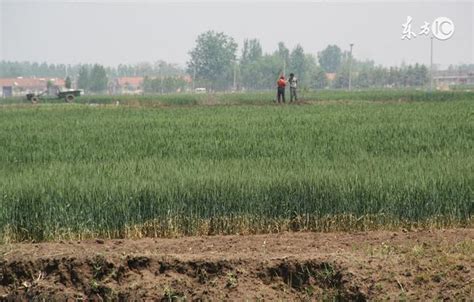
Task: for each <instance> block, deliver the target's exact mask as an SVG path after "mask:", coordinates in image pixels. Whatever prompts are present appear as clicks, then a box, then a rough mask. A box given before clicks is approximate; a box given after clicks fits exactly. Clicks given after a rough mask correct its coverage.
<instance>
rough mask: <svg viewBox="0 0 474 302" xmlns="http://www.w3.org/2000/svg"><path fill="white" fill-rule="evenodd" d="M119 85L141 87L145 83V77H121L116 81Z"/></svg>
mask: <svg viewBox="0 0 474 302" xmlns="http://www.w3.org/2000/svg"><path fill="white" fill-rule="evenodd" d="M116 81H117V84H119V85H120V86H125V85H131V86H137V87H138V86H141V85H142V83H143V77H121V78H117V79H116Z"/></svg>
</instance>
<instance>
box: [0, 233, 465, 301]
mask: <svg viewBox="0 0 474 302" xmlns="http://www.w3.org/2000/svg"><path fill="white" fill-rule="evenodd" d="M473 255H474V229H452V230H435V231H407V232H385V231H384V232H368V233H326V234H322V233H282V234H269V235H253V236H212V237H188V238H178V239H141V240H106V241H102V240H91V241H81V242H75V241H74V242H73V241H71V242H69V241H67V242H57V243H38V244H35V243H29V244H13V245H1V246H0V300H7V301H8V300H18V299H20V300H21V299H31V298H39V299H41V298H44V299H45V300H67V299H70V300H71V301H76V300H77V299H79V300H81V299H82V300H92V301H100V300H119V301H120V300H123V301H129V300H164V301H176V300H187V301H196V300H197V301H199V300H218V301H222V300H228V301H232V300H238V301H241V300H247V299H248V300H267V301H270V300H311V301H314V300H328V299H330V300H333V299H342V300H360V301H363V300H367V299H375V300H379V299H383V298H391V299H403V298H407V299H414V298H419V299H422V300H427V299H452V300H471V299H474V271H473V269H474V268H473V266H474V256H473Z"/></svg>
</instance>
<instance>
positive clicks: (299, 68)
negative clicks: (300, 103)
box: [287, 44, 306, 83]
mask: <svg viewBox="0 0 474 302" xmlns="http://www.w3.org/2000/svg"><path fill="white" fill-rule="evenodd" d="M288 71H289V72H287V73H295V74H296V76H297V77H298V79H299V81H300V83H301V82H302V81H303V80H304V78H305V74H306V57H305V54H304V50H303V47H301V45H299V44H298V45H296V47H295V48H294V49H293V51H292V52H291V55H290V66H289V70H288Z"/></svg>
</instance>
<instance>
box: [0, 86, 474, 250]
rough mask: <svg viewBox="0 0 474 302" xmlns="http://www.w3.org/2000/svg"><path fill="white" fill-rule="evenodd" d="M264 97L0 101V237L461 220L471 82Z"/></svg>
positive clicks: (471, 166)
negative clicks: (283, 99) (424, 89)
mask: <svg viewBox="0 0 474 302" xmlns="http://www.w3.org/2000/svg"><path fill="white" fill-rule="evenodd" d="M272 97H273V94H272V93H270V92H269V93H266V94H265V93H263V94H246V95H242V94H236V95H227V96H215V97H209V96H201V95H199V96H196V95H184V96H163V97H161V98H160V97H152V96H146V97H122V98H120V97H118V98H117V97H116V98H114V97H95V98H94V97H84V98H78V99H77V102H76V103H75V104H60V103H57V102H47V101H45V102H42V103H41V104H38V105H31V104H27V103H26V102H24V101H21V100H15V99H10V100H8V99H7V100H4V101H0V242H17V241H25V240H35V241H47V240H60V239H83V238H94V237H104V238H137V237H143V236H164V237H170V236H182V235H207V234H250V233H263V232H280V231H287V230H313V231H356V230H372V229H397V228H405V227H417V228H420V227H450V226H467V227H472V225H473V222H472V221H473V220H472V216H473V213H474V197H473V188H474V151H473V150H474V93H465V92H463V93H441V92H440V93H435V94H433V95H431V96H430V95H427V94H426V93H421V92H413V93H411V94H410V93H406V92H405V93H402V92H392V93H382V92H360V93H356V92H354V93H349V92H341V93H332V94H331V92H322V93H320V94H314V95H313V96H311V94H310V93H308V94H307V96H306V97H307V100H306V101H305V102H302V103H300V104H297V105H288V104H287V105H275V104H273V103H272ZM117 101H119V105H118V106H116V104H117V103H116V102H117ZM91 104H93V105H94V106H91ZM154 104H155V105H156V104H159V105H166V106H154Z"/></svg>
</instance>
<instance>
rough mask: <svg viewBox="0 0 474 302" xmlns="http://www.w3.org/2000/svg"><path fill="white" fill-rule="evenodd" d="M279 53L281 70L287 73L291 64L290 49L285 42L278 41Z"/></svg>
mask: <svg viewBox="0 0 474 302" xmlns="http://www.w3.org/2000/svg"><path fill="white" fill-rule="evenodd" d="M277 55H278V57H279V58H280V60H281V72H282V73H285V72H286V70H287V69H288V67H289V65H290V50H289V49H288V48H286V46H285V43H283V42H278V50H277Z"/></svg>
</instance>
